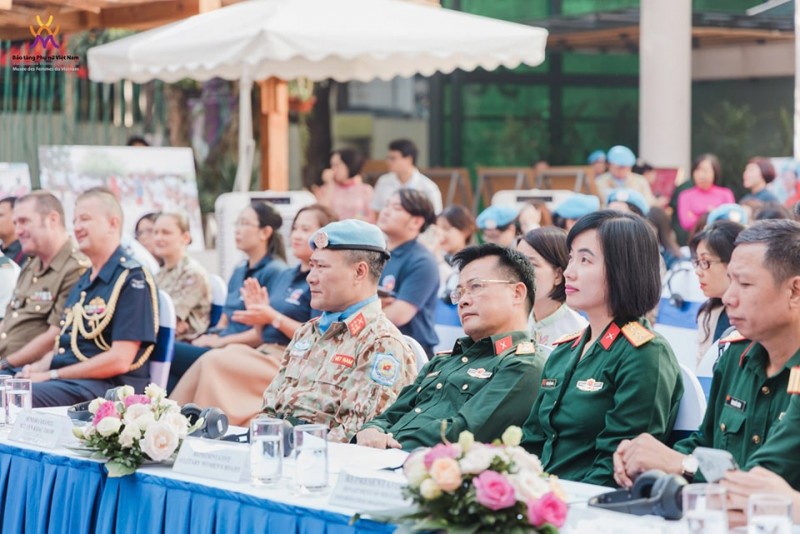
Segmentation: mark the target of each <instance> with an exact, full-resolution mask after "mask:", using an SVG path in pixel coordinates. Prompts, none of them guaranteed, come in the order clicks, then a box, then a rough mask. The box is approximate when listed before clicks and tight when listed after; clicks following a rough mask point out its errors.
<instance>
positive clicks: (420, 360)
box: [403, 336, 428, 372]
mask: <svg viewBox="0 0 800 534" xmlns="http://www.w3.org/2000/svg"><path fill="white" fill-rule="evenodd" d="M403 337H404V338H406V341H407V342H408V344H409V345H411V350H413V351H414V356H416V358H417V372H419V370H420V369H422V366H423V365H425V364H426V363H428V355H427V354H425V349H423V348H422V345H420V344H419V341H417V340H416V339H414V338H413V337H411V336H403Z"/></svg>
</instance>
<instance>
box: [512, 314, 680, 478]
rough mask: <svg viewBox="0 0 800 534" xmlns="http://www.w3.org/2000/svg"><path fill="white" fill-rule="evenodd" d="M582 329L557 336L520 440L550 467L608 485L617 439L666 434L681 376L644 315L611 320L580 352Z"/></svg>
mask: <svg viewBox="0 0 800 534" xmlns="http://www.w3.org/2000/svg"><path fill="white" fill-rule="evenodd" d="M589 334H590V331H589V329H588V328H587V329H585V330H584V331H583V332H582V333H576V334H574V335H573V336H565V337H564V338H562V339H560V340H558V342H557V343H558V346H557V347H556V349H555V350H554V351H553V353H552V354H551V355H550V358H549V359H548V360H547V364H546V365H545V367H544V371H543V372H542V383H541V388H540V390H539V397H538V398H537V399H536V404H535V405H534V407H533V410H532V412H531V415H530V417H529V418H528V420H527V421H526V422H525V427H524V438H523V443H522V444H523V446H524V447H525V448H526V449H528V451H530V452H532V453H534V454H538V455H539V456H540V458H541V461H542V465H543V466H544V469H545V471H547V472H549V473H551V474H554V475H558V476H560V477H562V478H565V479H567V480H575V481H579V482H586V483H589V484H598V485H603V486H615V483H614V477H613V473H614V466H613V463H614V462H613V454H614V451H616V450H617V445H619V443H620V441H622V440H623V439H633V438H634V437H636V436H638V435H639V434H641V433H642V432H649V433H651V434H653V435H654V436H655V437H656V438H657V439H660V440H662V441H664V440H666V439H667V437H668V435H669V433H670V431H671V430H672V426H673V424H674V422H675V417H676V416H677V413H678V404H679V402H680V399H681V396H682V395H683V382H682V380H681V376H680V368H679V365H678V361H677V360H676V359H675V355H674V354H673V353H672V349H671V348H670V346H669V344H668V343H667V341H666V340H665V339H664V338H663V337H661V335H659V334H656V333H654V332H652V330H651V329H650V325H649V323H648V322H647V321H646V320H645V319H640V321H639V322H630V323H627V324H625V323H622V324H617V323H616V322H614V323H611V324H610V325H609V326H608V327H607V328H606V330H605V331H604V332H603V335H602V336H600V337H599V338H598V339H597V341H596V342H595V343H594V344H593V345H592V346H591V347H589V349H588V350H587V352H586V355H585V356H584V357H583V358H581V353H582V352H583V347H584V345H585V344H586V342H587V341H588V340H589Z"/></svg>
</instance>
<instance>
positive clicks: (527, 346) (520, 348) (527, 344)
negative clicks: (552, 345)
mask: <svg viewBox="0 0 800 534" xmlns="http://www.w3.org/2000/svg"><path fill="white" fill-rule="evenodd" d="M534 352H536V345H535V344H534V343H533V341H523V342H522V343H520V344H519V345H517V350H516V352H515V354H533V353H534Z"/></svg>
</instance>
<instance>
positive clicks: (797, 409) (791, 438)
mask: <svg viewBox="0 0 800 534" xmlns="http://www.w3.org/2000/svg"><path fill="white" fill-rule="evenodd" d="M795 374H797V375H798V378H800V367H798V368H797V371H795ZM795 391H796V393H795V394H793V395H792V397H791V400H790V401H789V407H788V408H786V415H784V416H783V417H780V416H779V419H780V421H779V422H778V423H777V424H775V425H774V430H773V432H772V433H771V434H770V435H769V439H768V440H767V442H766V443H765V444H764V446H763V447H761V448H760V449H758V451H756V452H755V453H754V454H753V456H751V457H750V460H749V461H748V462H747V466H746V467H745V469H747V470H750V469H751V468H753V467H754V466H756V465H760V466H761V467H764V468H765V469H769V470H770V471H772V472H773V473H777V474H779V475H780V476H782V477H783V478H784V479H786V481H787V482H788V483H789V484H791V485H792V487H793V488H794V489H795V490H800V395H799V394H798V393H800V391H798V390H795Z"/></svg>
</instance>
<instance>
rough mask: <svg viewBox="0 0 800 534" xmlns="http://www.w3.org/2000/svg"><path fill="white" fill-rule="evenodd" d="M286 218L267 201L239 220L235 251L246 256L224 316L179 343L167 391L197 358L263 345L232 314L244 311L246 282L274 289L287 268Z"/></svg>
mask: <svg viewBox="0 0 800 534" xmlns="http://www.w3.org/2000/svg"><path fill="white" fill-rule="evenodd" d="M281 224H283V219H282V218H281V216H280V214H279V213H278V212H277V211H275V209H274V208H273V207H272V206H270V205H269V204H267V203H266V202H253V203H252V204H251V205H250V206H248V207H247V208H245V209H244V210H242V213H241V214H239V219H238V220H237V221H236V233H235V236H236V248H238V249H239V250H241V251H242V252H244V253H245V255H246V256H247V259H246V260H244V261H243V262H242V263H241V265H239V266H238V267H236V269H235V270H234V271H233V274H232V275H231V277H230V280H228V297H227V299H226V300H225V306H224V307H223V309H222V317H221V318H220V320H219V322H218V323H217V324H216V326H214V327H213V328H211V330H210V331H209V333H207V334H205V335H202V336H200V337H198V338H196V339H194V340H193V341H192V342H191V343H176V344H175V353H174V356H173V359H172V365H171V366H170V369H169V381H168V383H167V389H168V391H171V390H172V388H174V387H175V384H177V383H178V380H180V378H181V376H183V373H185V372H186V371H187V370H188V369H189V367H190V366H191V365H192V364H193V363H194V362H195V361H197V359H198V358H199V357H200V356H201V355H203V354H204V353H206V352H208V351H209V350H211V349H214V348H220V347H225V346H227V345H231V344H234V343H241V344H244V345H248V346H250V347H257V346H258V345H260V344H261V337H260V335H259V333H258V332H257V331H256V330H255V329H254V328H252V327H250V326H248V325H246V324H244V323H240V322H237V321H236V320H235V319H234V318H233V314H234V312H235V311H237V310H244V301H243V299H242V295H241V292H240V290H241V289H242V287H243V284H244V281H245V280H247V279H248V278H254V279H255V280H257V281H258V283H259V285H262V286H264V287H266V288H267V289H271V284H272V282H273V281H274V279H275V277H276V275H277V274H278V273H280V272H281V271H283V270H284V269H286V251H285V248H284V244H283V237H282V236H281V235H280V233H279V232H278V231H279V229H280V227H281Z"/></svg>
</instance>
